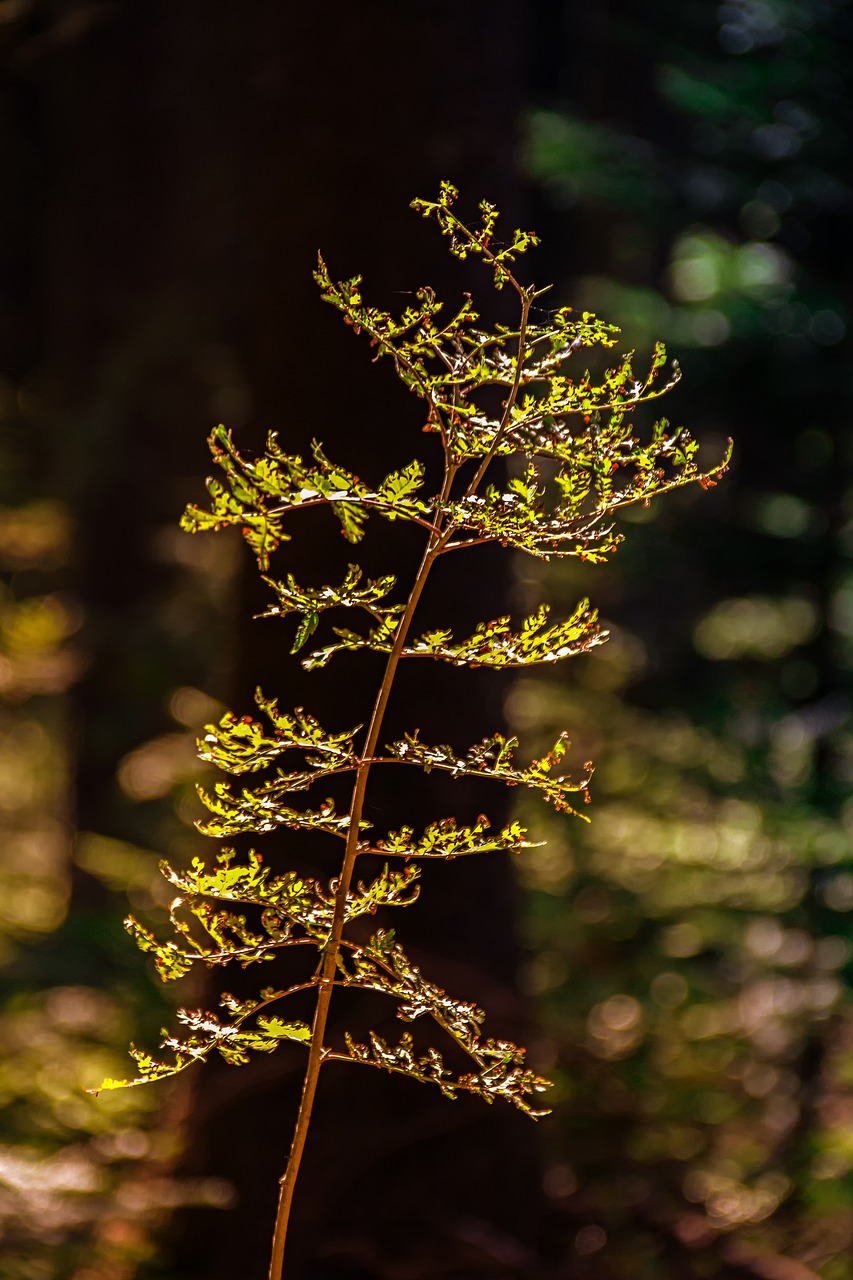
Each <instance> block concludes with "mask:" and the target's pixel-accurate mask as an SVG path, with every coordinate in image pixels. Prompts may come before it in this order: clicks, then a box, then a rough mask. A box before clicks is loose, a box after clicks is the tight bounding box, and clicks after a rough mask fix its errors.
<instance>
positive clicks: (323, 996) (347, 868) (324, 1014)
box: [269, 462, 457, 1280]
mask: <svg viewBox="0 0 853 1280" xmlns="http://www.w3.org/2000/svg"><path fill="white" fill-rule="evenodd" d="M456 471H457V466H456V465H454V464H453V463H450V462H448V463H447V465H446V467H445V477H444V485H443V487H442V493H441V497H440V499H439V510H440V509H441V506H443V504H444V503H445V502H446V501H447V499H448V497H449V495H450V490H451V488H452V485H453V480H454V478H455V476H456ZM439 545H440V532H439V531H438V530H434V531H433V532H432V533H431V535H430V539H429V542H428V543H427V547H426V550H425V551H424V555H423V559H422V560H421V563H420V567H419V568H418V572H417V574H416V576H415V581H414V585H413V586H412V591H411V595H410V596H409V600H408V603H407V605H406V611H405V613H404V614H403V617H402V619H401V621H400V625H399V627H398V628H397V634H396V636H395V639H394V646H393V648H392V650H391V652H390V654H389V655H388V662H387V664H386V667H385V674H384V676H383V678H382V684H381V685H380V687H379V693H378V694H377V697H376V705H375V706H374V708H373V714H372V716H371V718H370V725H369V728H368V731H367V741H366V743H365V747H364V754H363V757H362V760H361V763H360V764H359V767H358V771H357V773H356V779H355V786H354V788H353V794H352V803H351V805H350V824H349V829H348V831H347V843H346V849H345V850H344V858H343V863H342V866H341V873H340V877H339V880H338V887H337V891H336V894H335V908H334V913H333V916H332V927H331V929H330V931H329V938H328V941H327V942H326V945H325V947H324V949H323V959H322V963H321V969H320V976H319V982H318V989H317V1004H316V1007H315V1010H314V1022H313V1025H312V1028H311V1046H310V1050H309V1053H308V1065H307V1066H306V1068H305V1079H304V1082H303V1086H302V1098H301V1101H300V1104H299V1114H298V1116H297V1119H296V1128H295V1130H294V1133H293V1141H292V1143H291V1148H290V1156H289V1158H288V1161H287V1168H286V1170H285V1172H284V1175H283V1177H282V1178H281V1184H280V1185H281V1191H280V1194H279V1202H278V1212H277V1214H276V1222H275V1230H274V1233H273V1245H272V1258H271V1260H270V1270H269V1280H281V1276H282V1269H283V1266H284V1248H285V1241H286V1238H287V1227H288V1222H289V1219H290V1209H291V1205H292V1203H293V1192H294V1188H295V1186H296V1179H297V1176H298V1174H299V1166H300V1164H301V1162H302V1155H303V1152H304V1150H305V1141H306V1138H307V1136H308V1128H309V1125H310V1123H311V1113H312V1111H313V1108H314V1098H315V1095H316V1092H317V1082H318V1080H319V1077H320V1068H321V1066H322V1065H323V1062H324V1061H325V1059H326V1057H327V1056H328V1050H327V1048H326V1046H325V1044H324V1037H325V1033H326V1022H327V1019H328V1016H329V1005H330V1003H331V999H332V990H333V986H334V976H335V970H336V968H337V963H338V954H339V952H340V948H341V938H342V934H343V929H344V924H345V922H346V905H347V895H348V894H349V888H350V884H351V882H352V875H353V869H354V867H355V860H356V858H357V857H358V854H359V852H360V849H359V832H360V824H361V815H362V811H363V808H364V796H365V791H366V789H367V779H368V776H369V773H370V766H371V764H372V757H373V755H374V752H375V751H376V744H377V742H378V741H379V735H380V733H381V731H382V721H383V719H384V716H385V709H386V707H387V706H388V699H389V697H390V695H391V687H392V685H393V683H394V676H395V674H396V671H397V665H398V663H399V661H400V655H401V654H402V652H403V647H404V645H405V643H406V637H407V635H408V631H409V627H410V625H411V622H412V618H413V616H414V613H415V609H416V608H417V605H418V601H419V600H420V598H421V594H422V592H423V589H424V586H425V584H426V580H427V578H428V576H429V572H430V570H431V568H432V566H433V564H434V563H435V560H436V558H437V556H438V555H439Z"/></svg>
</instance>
